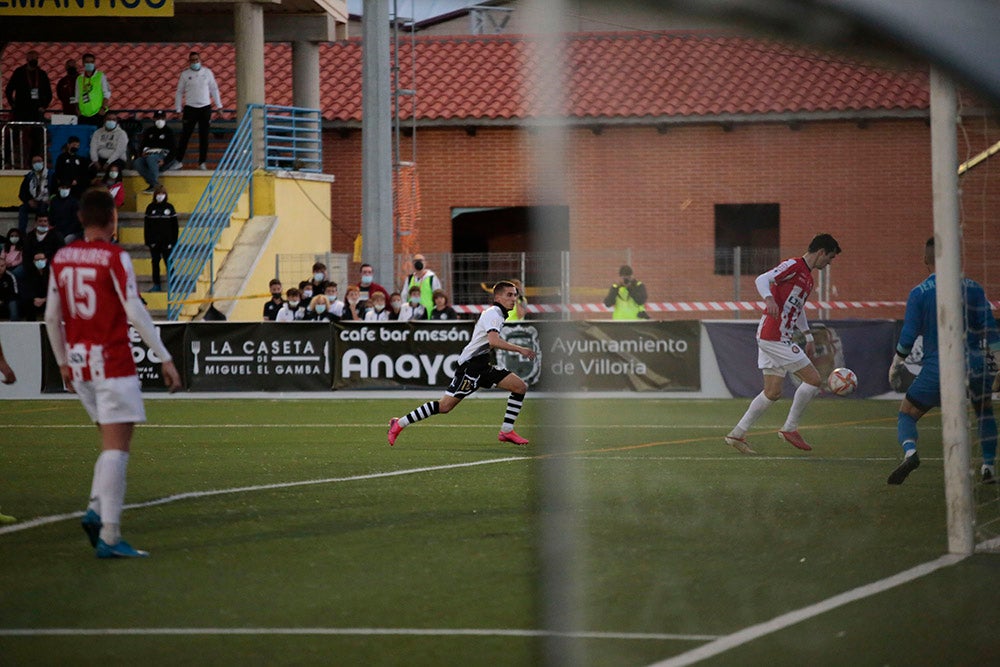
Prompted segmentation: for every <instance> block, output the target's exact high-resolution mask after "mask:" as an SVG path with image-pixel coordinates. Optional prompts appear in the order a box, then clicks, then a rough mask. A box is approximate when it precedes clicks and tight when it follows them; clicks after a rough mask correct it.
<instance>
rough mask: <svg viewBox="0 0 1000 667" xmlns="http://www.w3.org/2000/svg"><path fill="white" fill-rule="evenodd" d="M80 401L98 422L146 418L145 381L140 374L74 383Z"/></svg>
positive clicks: (117, 421) (107, 422)
mask: <svg viewBox="0 0 1000 667" xmlns="http://www.w3.org/2000/svg"><path fill="white" fill-rule="evenodd" d="M73 388H74V389H76V394H77V396H79V397H80V402H81V403H83V407H84V408H86V410H87V414H88V415H90V418H91V419H92V420H93V421H94V423H96V424H125V423H129V422H131V423H140V422H144V421H146V410H145V408H144V407H143V405H142V384H141V383H140V382H139V378H138V376H136V375H130V376H128V377H123V378H104V379H102V380H90V381H88V382H74V383H73Z"/></svg>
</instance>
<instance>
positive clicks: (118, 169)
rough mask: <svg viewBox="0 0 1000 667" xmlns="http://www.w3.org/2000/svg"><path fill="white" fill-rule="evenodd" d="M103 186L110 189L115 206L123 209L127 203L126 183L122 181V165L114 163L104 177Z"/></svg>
mask: <svg viewBox="0 0 1000 667" xmlns="http://www.w3.org/2000/svg"><path fill="white" fill-rule="evenodd" d="M101 185H103V186H104V187H106V188H107V189H108V192H110V193H111V196H112V197H113V198H114V200H115V206H117V207H118V208H121V207H122V205H123V204H124V203H125V183H124V181H122V163H121V162H112V163H111V164H109V165H108V170H107V172H106V173H105V175H104V180H102V181H101Z"/></svg>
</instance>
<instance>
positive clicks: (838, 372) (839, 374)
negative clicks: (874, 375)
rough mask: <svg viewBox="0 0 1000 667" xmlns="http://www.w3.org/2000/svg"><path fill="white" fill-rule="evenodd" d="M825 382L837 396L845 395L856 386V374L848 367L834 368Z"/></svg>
mask: <svg viewBox="0 0 1000 667" xmlns="http://www.w3.org/2000/svg"><path fill="white" fill-rule="evenodd" d="M826 383H827V385H829V387H830V391H832V392H833V393H835V394H836V395H837V396H847V395H848V394H850V393H852V392H853V391H854V390H855V389H857V388H858V376H857V375H855V374H854V371H852V370H851V369H850V368H834V369H833V372H832V373H830V377H829V378H828V379H827V381H826Z"/></svg>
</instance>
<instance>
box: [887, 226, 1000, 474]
mask: <svg viewBox="0 0 1000 667" xmlns="http://www.w3.org/2000/svg"><path fill="white" fill-rule="evenodd" d="M924 264H925V265H926V266H927V270H928V271H930V273H931V275H930V276H928V277H927V279H925V280H924V281H923V282H922V283H920V284H919V285H917V286H916V287H914V288H913V289H912V290H910V296H909V297H908V298H907V300H906V313H905V314H904V315H903V329H902V331H900V332H899V342H898V343H897V344H896V354H895V355H893V358H892V364H891V365H890V366H889V384H890V385H892V386H893V387H898V386H899V382H900V375H901V374H902V370H903V360H904V359H906V357H907V356H908V355H909V354H910V350H912V349H913V343H914V342H915V341H916V339H917V336H921V335H922V336H923V337H924V356H923V361H922V366H921V369H920V374H919V375H917V377H916V379H914V380H913V384H911V385H910V386H909V388H908V389H907V390H906V396H905V397H903V400H902V402H901V403H900V405H899V415H898V417H897V419H896V436H897V439H898V440H899V444H900V446H901V447H902V448H903V461H902V462H901V463H900V464H899V465H898V466H897V467H896V469H895V470H893V471H892V473H891V474H890V475H889V479H888V480H887V482H888V483H889V484H902V483H903V481H905V480H906V478H907V477H908V476H909V474H910V473H911V472H913V471H914V470H916V469H917V467H919V466H920V457H919V456H918V455H917V421H918V420H919V419H920V418H921V417H923V416H924V415H925V414H927V411H928V410H930V409H931V408H933V407H936V406H939V405H941V366H940V358H939V357H938V330H937V277H936V276H935V274H934V237H931V238H929V239H928V240H927V243H926V244H925V245H924ZM962 301H963V304H964V314H965V325H966V340H965V360H966V368H967V369H968V373H969V385H968V392H969V399H970V400H971V402H972V408H973V410H975V411H976V416H977V418H978V421H979V443H980V446H981V447H982V450H983V467H982V469H981V471H980V474H981V475H982V482H983V483H984V484H995V483H996V474H997V470H996V456H997V422H996V418H995V417H994V415H993V401H992V396H991V394H990V392H991V390H992V389H993V386H991V382H993V378H991V377H990V376H991V375H993V374H994V370H993V369H991V368H990V362H991V361H992V357H991V355H992V351H994V350H1000V334H998V333H997V323H996V320H995V319H994V318H993V313H992V311H991V310H990V302H989V301H988V300H987V299H986V292H985V291H984V290H983V287H982V285H980V284H979V283H977V282H976V281H975V280H971V279H969V278H963V279H962Z"/></svg>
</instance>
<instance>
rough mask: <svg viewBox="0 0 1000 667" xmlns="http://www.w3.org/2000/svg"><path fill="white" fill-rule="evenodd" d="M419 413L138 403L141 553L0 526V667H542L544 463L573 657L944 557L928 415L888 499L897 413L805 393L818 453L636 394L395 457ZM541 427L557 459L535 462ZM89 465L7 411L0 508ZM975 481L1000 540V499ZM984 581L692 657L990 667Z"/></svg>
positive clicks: (45, 409) (656, 645) (84, 440)
mask: <svg viewBox="0 0 1000 667" xmlns="http://www.w3.org/2000/svg"><path fill="white" fill-rule="evenodd" d="M556 400H561V401H564V403H563V405H566V403H565V402H568V404H569V407H570V414H571V420H570V423H568V424H565V425H560V424H557V423H554V421H553V418H552V415H553V414H554V413H559V414H562V411H554V410H553V407H554V406H555V402H554V401H556ZM421 402H422V401H421V400H420V399H416V398H403V399H396V398H393V399H383V400H374V399H373V400H346V399H342V398H338V397H336V396H335V395H334V396H331V397H329V398H326V399H322V400H320V399H309V400H231V399H218V400H214V399H213V400H203V401H196V400H191V399H183V398H179V399H177V398H172V399H168V400H149V401H147V403H146V408H147V413H148V417H149V423H148V424H146V425H144V426H141V427H139V428H138V429H137V432H136V437H135V440H134V443H133V453H132V457H131V461H130V464H129V487H128V493H127V498H126V502H127V503H129V504H137V505H140V507H135V508H131V509H126V511H125V515H124V517H123V533H124V535H125V537H126V538H127V539H128V540H129V541H130V542H131V543H132V544H133V545H135V546H137V547H139V548H144V549H148V550H149V551H150V552H151V554H152V556H151V557H150V558H149V559H146V560H142V561H114V562H106V561H98V560H96V559H95V558H94V556H93V551H92V550H91V549H90V548H89V545H88V544H87V542H86V538H85V536H84V534H83V531H82V530H80V527H79V525H78V522H79V519H78V518H64V519H62V520H58V521H52V522H49V523H44V524H41V525H34V526H31V527H27V528H25V529H22V530H13V531H10V530H8V531H7V532H0V564H2V567H0V664H3V665H32V666H33V665H117V664H143V665H179V664H190V665H241V666H247V665H278V664H281V665H284V664H288V665H408V666H423V665H490V666H493V665H534V664H541V662H542V650H543V641H544V639H543V638H542V636H541V635H542V633H541V631H542V630H543V629H544V628H543V625H544V623H543V620H542V613H541V611H540V610H541V609H542V608H543V605H542V601H541V599H540V594H541V593H540V591H541V590H542V588H543V586H542V584H541V582H540V581H539V573H540V572H541V571H542V569H543V568H542V564H541V562H540V556H539V554H540V549H539V540H540V539H541V536H540V530H539V525H540V521H539V518H540V513H541V511H542V510H540V509H539V508H541V507H545V506H546V505H545V504H544V503H545V500H544V494H542V493H541V492H542V491H544V489H541V488H540V487H541V485H542V484H543V483H544V482H543V481H542V480H543V477H542V476H541V475H540V474H539V473H540V469H541V468H542V463H543V462H544V463H545V464H546V465H549V464H552V463H556V464H558V466H561V467H562V470H564V471H565V472H566V474H567V475H568V477H569V479H571V480H572V481H573V482H574V486H573V488H574V491H575V492H574V494H573V497H572V499H571V500H570V503H569V506H568V508H567V512H566V514H565V516H566V517H567V518H566V525H565V530H566V532H567V533H568V534H572V535H575V537H576V538H577V544H576V548H575V549H574V551H573V557H572V558H571V559H569V560H568V562H566V563H565V568H566V569H567V571H570V572H574V573H576V575H577V576H576V581H577V583H578V586H577V588H576V589H575V590H574V592H573V598H574V600H575V602H574V603H573V606H574V608H575V609H574V611H575V615H576V617H577V618H578V620H579V627H578V630H579V631H581V632H582V633H584V634H583V635H581V636H579V638H575V639H571V640H570V641H571V642H575V647H576V649H577V650H578V651H580V653H579V655H582V656H584V657H583V658H582V660H583V663H584V664H590V665H602V666H603V665H611V666H618V665H622V666H626V665H629V666H630V665H646V664H651V663H654V662H657V661H660V660H665V659H668V658H670V657H672V656H678V655H681V654H684V653H685V652H687V651H690V650H693V649H696V648H698V647H699V646H702V645H704V644H706V643H707V642H709V641H710V640H711V638H713V637H722V636H726V635H730V634H732V633H736V632H739V631H740V630H743V629H744V628H748V627H751V626H755V625H757V624H760V623H764V622H766V621H769V620H770V619H773V618H775V617H778V616H781V615H782V614H786V613H789V612H794V611H796V610H800V609H803V608H806V607H809V606H810V605H814V604H816V603H819V602H822V601H824V600H828V599H830V598H832V597H834V596H837V595H839V594H842V593H844V592H846V591H849V590H852V589H855V588H857V587H859V586H863V585H866V584H869V583H872V582H876V581H879V580H882V579H885V578H886V577H890V576H892V575H894V574H896V573H899V572H901V571H903V570H907V569H908V568H911V567H914V566H917V565H920V564H922V563H927V562H930V561H934V560H936V559H938V558H939V557H940V556H942V555H943V554H944V553H945V552H946V551H947V536H946V527H945V519H946V512H945V504H944V491H943V489H944V485H943V470H942V461H941V438H940V420H939V419H938V417H937V415H936V413H932V414H930V415H928V416H927V417H926V418H925V419H924V420H923V421H922V422H921V436H922V439H921V446H920V451H921V458H922V460H923V465H922V466H921V467H920V469H919V470H917V471H915V472H914V473H913V474H912V475H911V477H910V479H909V480H907V482H906V483H905V484H904V485H902V486H900V487H890V486H887V485H886V483H885V478H886V476H887V475H888V473H889V472H890V471H891V470H892V468H893V467H895V465H896V462H897V460H898V456H899V452H898V446H897V445H896V443H895V415H896V407H897V406H896V404H895V403H892V402H887V401H853V400H843V399H831V400H820V401H817V402H815V403H814V404H813V405H811V406H810V408H809V410H808V411H807V413H806V417H805V419H804V422H803V426H802V428H801V432H802V433H803V435H804V436H805V437H806V438H807V439H808V440H809V441H810V442H811V443H812V444H813V446H814V448H815V449H814V451H813V452H810V453H806V452H800V451H798V450H796V449H794V448H792V447H791V446H790V445H788V444H787V443H784V442H782V441H780V440H779V439H778V438H777V436H776V434H775V431H776V429H777V428H778V427H779V426H780V424H781V421H782V420H783V419H784V416H785V413H786V411H787V408H788V402H787V401H782V402H781V403H779V404H778V405H776V406H775V407H774V408H772V410H771V411H770V412H769V413H768V414H767V415H765V418H764V419H763V420H762V421H761V423H759V424H758V427H757V429H756V430H755V431H753V432H752V433H751V442H752V443H753V445H754V446H755V448H756V449H757V450H758V452H759V454H760V455H759V456H756V457H748V456H743V455H740V454H738V453H737V452H735V451H734V450H732V449H731V448H729V447H727V446H725V445H724V444H723V443H722V436H723V435H724V434H725V432H726V431H727V430H728V428H729V427H730V426H731V425H732V424H733V423H734V422H735V421H736V420H737V419H738V418H739V416H740V415H741V414H742V412H743V410H744V409H745V407H746V402H745V401H742V400H733V401H707V400H705V401H703V400H662V399H656V398H652V399H647V398H641V397H631V398H621V399H612V400H598V399H588V400H580V401H569V399H553V398H546V399H540V398H533V397H532V396H531V395H529V396H528V399H527V401H526V403H525V410H524V412H523V413H522V416H521V418H520V419H519V421H518V432H520V433H521V434H522V435H525V436H527V437H529V438H532V444H531V445H529V446H527V447H524V448H518V447H515V446H513V445H508V444H501V443H499V442H497V440H496V431H497V428H498V426H499V422H500V420H501V419H502V415H503V402H502V400H489V399H486V400H483V399H478V398H477V399H472V400H469V401H466V402H465V403H464V404H463V405H462V406H461V407H460V408H458V409H457V410H456V411H455V412H453V413H451V414H449V415H444V416H436V417H434V418H432V419H430V420H428V421H425V422H421V423H420V424H417V425H415V426H413V427H412V428H408V429H406V430H405V431H404V432H403V434H402V435H401V436H400V438H399V441H398V442H397V444H396V446H395V447H389V446H388V445H387V444H386V442H385V430H386V423H387V422H388V420H389V418H390V417H392V416H399V415H401V414H404V413H405V412H406V411H408V410H410V409H412V408H414V407H416V406H417V405H419V404H420V403H421ZM557 429H558V432H559V433H562V434H564V435H565V436H566V437H567V438H568V441H569V443H570V444H571V449H572V451H571V452H570V453H569V454H566V455H562V456H559V457H557V458H556V459H545V458H542V457H545V456H546V453H547V447H546V443H545V439H546V437H547V436H548V435H549V434H551V433H553V432H556V431H557ZM96 454H97V433H96V429H95V428H94V427H93V426H92V425H89V424H88V423H87V419H86V415H85V413H84V411H83V409H82V407H81V406H80V405H79V403H78V402H76V401H67V400H56V401H23V402H16V401H9V402H5V403H3V405H2V412H0V508H2V511H3V512H4V513H5V514H11V515H14V516H16V517H18V519H19V520H20V524H14V526H15V527H17V526H18V525H24V524H25V523H27V522H30V521H31V520H32V519H35V518H39V517H49V516H60V515H67V514H70V513H73V512H79V511H82V510H83V509H84V507H85V504H86V496H87V492H88V491H89V488H90V479H91V475H92V471H93V463H94V460H95V457H96ZM977 457H978V450H976V451H974V452H973V459H974V460H976V459H977ZM446 466H450V467H446ZM393 472H399V473H405V474H392V475H390V474H387V473H393ZM295 483H298V484H295ZM975 493H976V501H977V508H978V522H977V539H984V538H987V537H993V536H995V535H997V534H998V533H1000V528H998V527H997V526H996V521H997V515H998V511H997V507H998V506H1000V501H998V492H997V490H996V487H982V486H979V487H977V488H976V489H975ZM157 500H164V502H160V503H154V501H157ZM6 528H9V527H6ZM998 575H1000V557H998V556H994V555H990V554H979V555H975V556H973V557H970V558H968V559H966V560H964V561H962V562H961V563H959V564H957V565H954V566H951V567H946V568H943V569H940V570H938V571H936V572H934V573H932V574H929V575H927V576H924V577H920V578H918V579H916V580H914V581H912V582H909V583H906V584H904V585H901V586H898V587H895V588H892V589H891V590H887V591H884V592H881V593H878V594H875V595H871V596H868V597H864V598H863V599H860V600H858V601H855V602H851V603H849V604H847V605H844V606H841V607H838V608H836V609H833V610H831V611H827V612H824V613H821V614H818V615H815V616H812V617H809V618H805V619H803V620H801V621H800V622H797V623H795V624H792V625H789V626H788V627H785V628H783V629H781V630H779V631H777V632H773V633H768V634H764V635H763V636H760V637H758V638H755V639H753V640H752V641H748V642H746V643H742V644H740V645H738V646H736V647H734V648H732V649H730V650H727V651H725V652H722V653H721V654H719V655H716V656H714V657H711V658H709V659H707V660H705V661H703V662H700V663H698V664H706V665H844V664H852V665H944V664H949V665H958V664H970V665H971V664H976V665H978V664H997V662H998V661H1000V641H998V638H997V634H996V627H997V624H996V619H995V606H996V605H995V594H994V590H995V588H996V586H997V582H998V580H1000V577H998ZM96 630H109V631H110V632H108V633H105V634H100V633H97V632H95V631H96ZM26 631H37V632H38V634H30V633H29V632H26ZM74 632H79V634H73V633H74ZM599 633H605V634H599Z"/></svg>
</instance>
